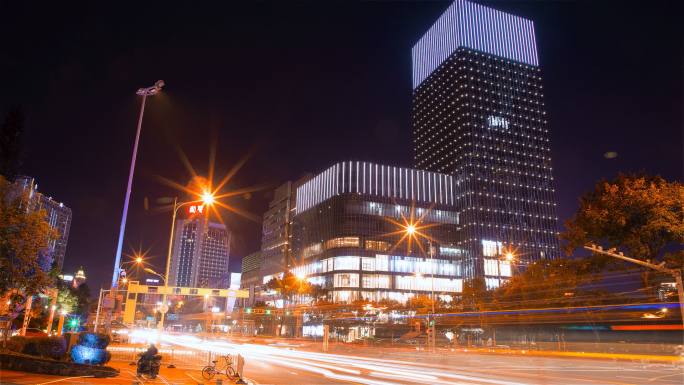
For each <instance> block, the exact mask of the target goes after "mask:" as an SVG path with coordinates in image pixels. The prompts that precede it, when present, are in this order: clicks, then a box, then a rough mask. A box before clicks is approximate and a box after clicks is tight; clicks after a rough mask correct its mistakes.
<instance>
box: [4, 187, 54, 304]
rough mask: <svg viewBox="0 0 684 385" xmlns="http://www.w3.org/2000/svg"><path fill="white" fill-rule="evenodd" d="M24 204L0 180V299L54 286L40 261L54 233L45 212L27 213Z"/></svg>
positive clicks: (17, 195) (23, 196)
mask: <svg viewBox="0 0 684 385" xmlns="http://www.w3.org/2000/svg"><path fill="white" fill-rule="evenodd" d="M27 201H28V197H27V196H26V195H25V194H18V193H17V192H16V191H15V190H14V188H13V186H12V185H11V184H9V183H8V182H7V181H6V180H5V179H4V178H2V177H0V297H4V296H6V295H8V294H12V293H17V292H21V293H23V294H24V295H33V294H37V293H39V292H41V291H43V290H44V289H45V288H47V287H49V286H50V285H51V284H52V283H53V279H52V277H51V276H50V274H49V272H48V271H45V270H43V266H42V264H41V262H42V261H41V259H42V258H43V257H44V252H45V250H46V248H47V246H48V239H50V238H55V237H56V236H57V231H56V230H54V229H53V228H51V227H50V225H49V224H48V222H47V221H46V220H45V217H46V213H45V211H44V210H39V211H32V210H28V211H27V210H26V202H27Z"/></svg>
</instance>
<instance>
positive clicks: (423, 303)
mask: <svg viewBox="0 0 684 385" xmlns="http://www.w3.org/2000/svg"><path fill="white" fill-rule="evenodd" d="M435 307H438V305H437V303H435ZM406 308H407V309H412V310H416V312H417V313H429V312H431V311H432V298H430V296H429V295H425V294H419V295H416V296H413V297H411V298H409V299H408V301H406Z"/></svg>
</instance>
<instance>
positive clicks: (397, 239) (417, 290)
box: [291, 161, 510, 302]
mask: <svg viewBox="0 0 684 385" xmlns="http://www.w3.org/2000/svg"><path fill="white" fill-rule="evenodd" d="M455 187H456V182H455V180H454V177H452V176H450V175H445V174H439V173H434V172H428V171H422V170H414V169H408V168H402V167H394V166H385V165H379V164H374V163H368V162H357V161H354V162H341V163H338V164H335V165H333V166H332V167H330V168H328V169H327V170H325V171H323V172H321V173H320V174H318V175H316V176H315V177H314V178H312V179H311V180H310V181H308V182H307V183H305V184H303V185H302V186H300V187H299V188H298V189H297V201H296V215H295V218H294V226H293V230H294V237H293V242H292V246H293V254H294V255H296V256H297V258H298V261H297V266H296V267H294V268H292V269H291V271H292V272H293V273H294V274H295V275H297V276H301V277H305V279H307V280H308V281H309V282H310V283H312V284H316V285H320V286H321V287H323V288H324V289H327V290H328V293H329V294H328V296H329V299H330V300H332V301H334V302H350V301H354V300H359V299H364V300H371V301H380V300H383V299H390V300H397V301H400V302H405V301H406V300H407V299H409V298H410V297H412V296H414V295H416V294H429V293H430V292H431V290H432V288H433V283H434V291H435V294H436V295H439V296H441V297H442V298H443V299H444V300H446V301H450V300H452V299H453V297H454V296H455V295H457V294H458V293H460V292H461V290H462V285H463V281H462V276H463V272H464V271H469V270H472V266H471V264H472V263H473V261H472V260H471V259H469V258H467V257H466V255H465V254H464V252H463V250H462V249H461V248H460V247H459V246H458V245H457V242H458V239H459V238H458V230H459V225H460V223H459V212H457V211H456V210H455V207H454V202H455V201H456V199H457V196H456V190H455ZM412 223H413V224H414V225H415V226H416V231H418V232H419V233H420V234H422V235H424V236H419V235H418V234H416V239H412V240H411V242H410V243H409V242H408V237H407V236H406V231H407V228H408V225H409V224H412ZM502 270H503V272H504V274H507V275H510V266H508V265H507V264H506V263H505V262H502ZM430 274H434V281H432V279H431V278H432V277H431V275H430Z"/></svg>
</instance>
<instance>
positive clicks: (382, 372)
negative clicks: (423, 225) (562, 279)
mask: <svg viewBox="0 0 684 385" xmlns="http://www.w3.org/2000/svg"><path fill="white" fill-rule="evenodd" d="M166 342H167V343H168V342H169V341H166ZM171 343H173V344H174V345H175V346H176V347H177V349H184V350H185V351H186V352H188V355H187V358H183V359H181V360H179V361H178V360H177V363H179V365H178V367H177V368H174V369H169V368H166V367H163V368H162V371H161V375H160V376H159V378H157V379H156V380H147V379H140V378H137V377H136V376H135V374H134V367H133V366H129V365H128V363H127V362H124V361H116V362H113V363H112V365H113V366H115V367H117V368H118V369H120V371H121V374H120V375H119V376H118V377H116V378H106V379H94V378H64V377H57V376H40V375H33V374H27V373H20V372H13V371H0V383H2V384H8V385H10V384H21V385H25V384H26V385H28V384H36V385H47V384H126V385H130V384H135V383H139V384H167V385H170V384H174V385H176V384H178V385H180V384H192V385H197V384H210V383H211V384H216V383H217V382H216V380H212V381H211V382H209V381H206V382H205V381H204V380H202V377H201V373H200V369H201V367H200V366H201V364H198V363H197V362H196V360H193V357H200V356H201V354H202V353H203V352H206V351H208V350H211V351H213V352H215V353H216V354H225V353H236V352H239V353H240V354H242V355H243V356H244V357H245V368H244V374H245V377H246V378H247V379H248V380H249V381H250V382H252V383H254V384H261V385H265V384H283V385H290V384H311V385H314V384H368V385H393V384H480V385H523V384H525V385H527V384H544V385H554V384H559V385H575V384H577V385H586V384H606V385H628V384H629V385H642V384H653V385H665V384H678V385H680V384H683V383H684V365H683V363H682V362H681V361H680V362H661V363H658V362H647V361H642V362H639V361H624V360H608V359H587V358H567V357H538V356H526V355H494V354H482V353H477V352H462V351H455V352H451V351H449V350H445V351H439V352H437V353H428V352H425V351H415V350H413V351H412V350H410V349H384V348H377V347H376V348H371V347H360V346H357V347H348V346H346V347H345V346H340V347H333V348H332V350H331V352H330V353H321V352H317V351H313V350H315V349H314V348H313V347H307V346H304V345H301V346H300V345H296V344H290V345H287V344H278V345H277V346H269V345H264V344H254V343H231V342H229V341H223V340H217V341H195V340H193V339H191V338H187V339H179V338H174V340H173V341H171ZM220 379H221V382H222V383H223V384H227V383H229V382H228V381H227V379H226V378H225V377H222V378H220Z"/></svg>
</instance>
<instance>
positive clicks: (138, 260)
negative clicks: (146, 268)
mask: <svg viewBox="0 0 684 385" xmlns="http://www.w3.org/2000/svg"><path fill="white" fill-rule="evenodd" d="M142 261H143V258H142V257H140V256H138V257H135V263H138V264H140V263H142Z"/></svg>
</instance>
